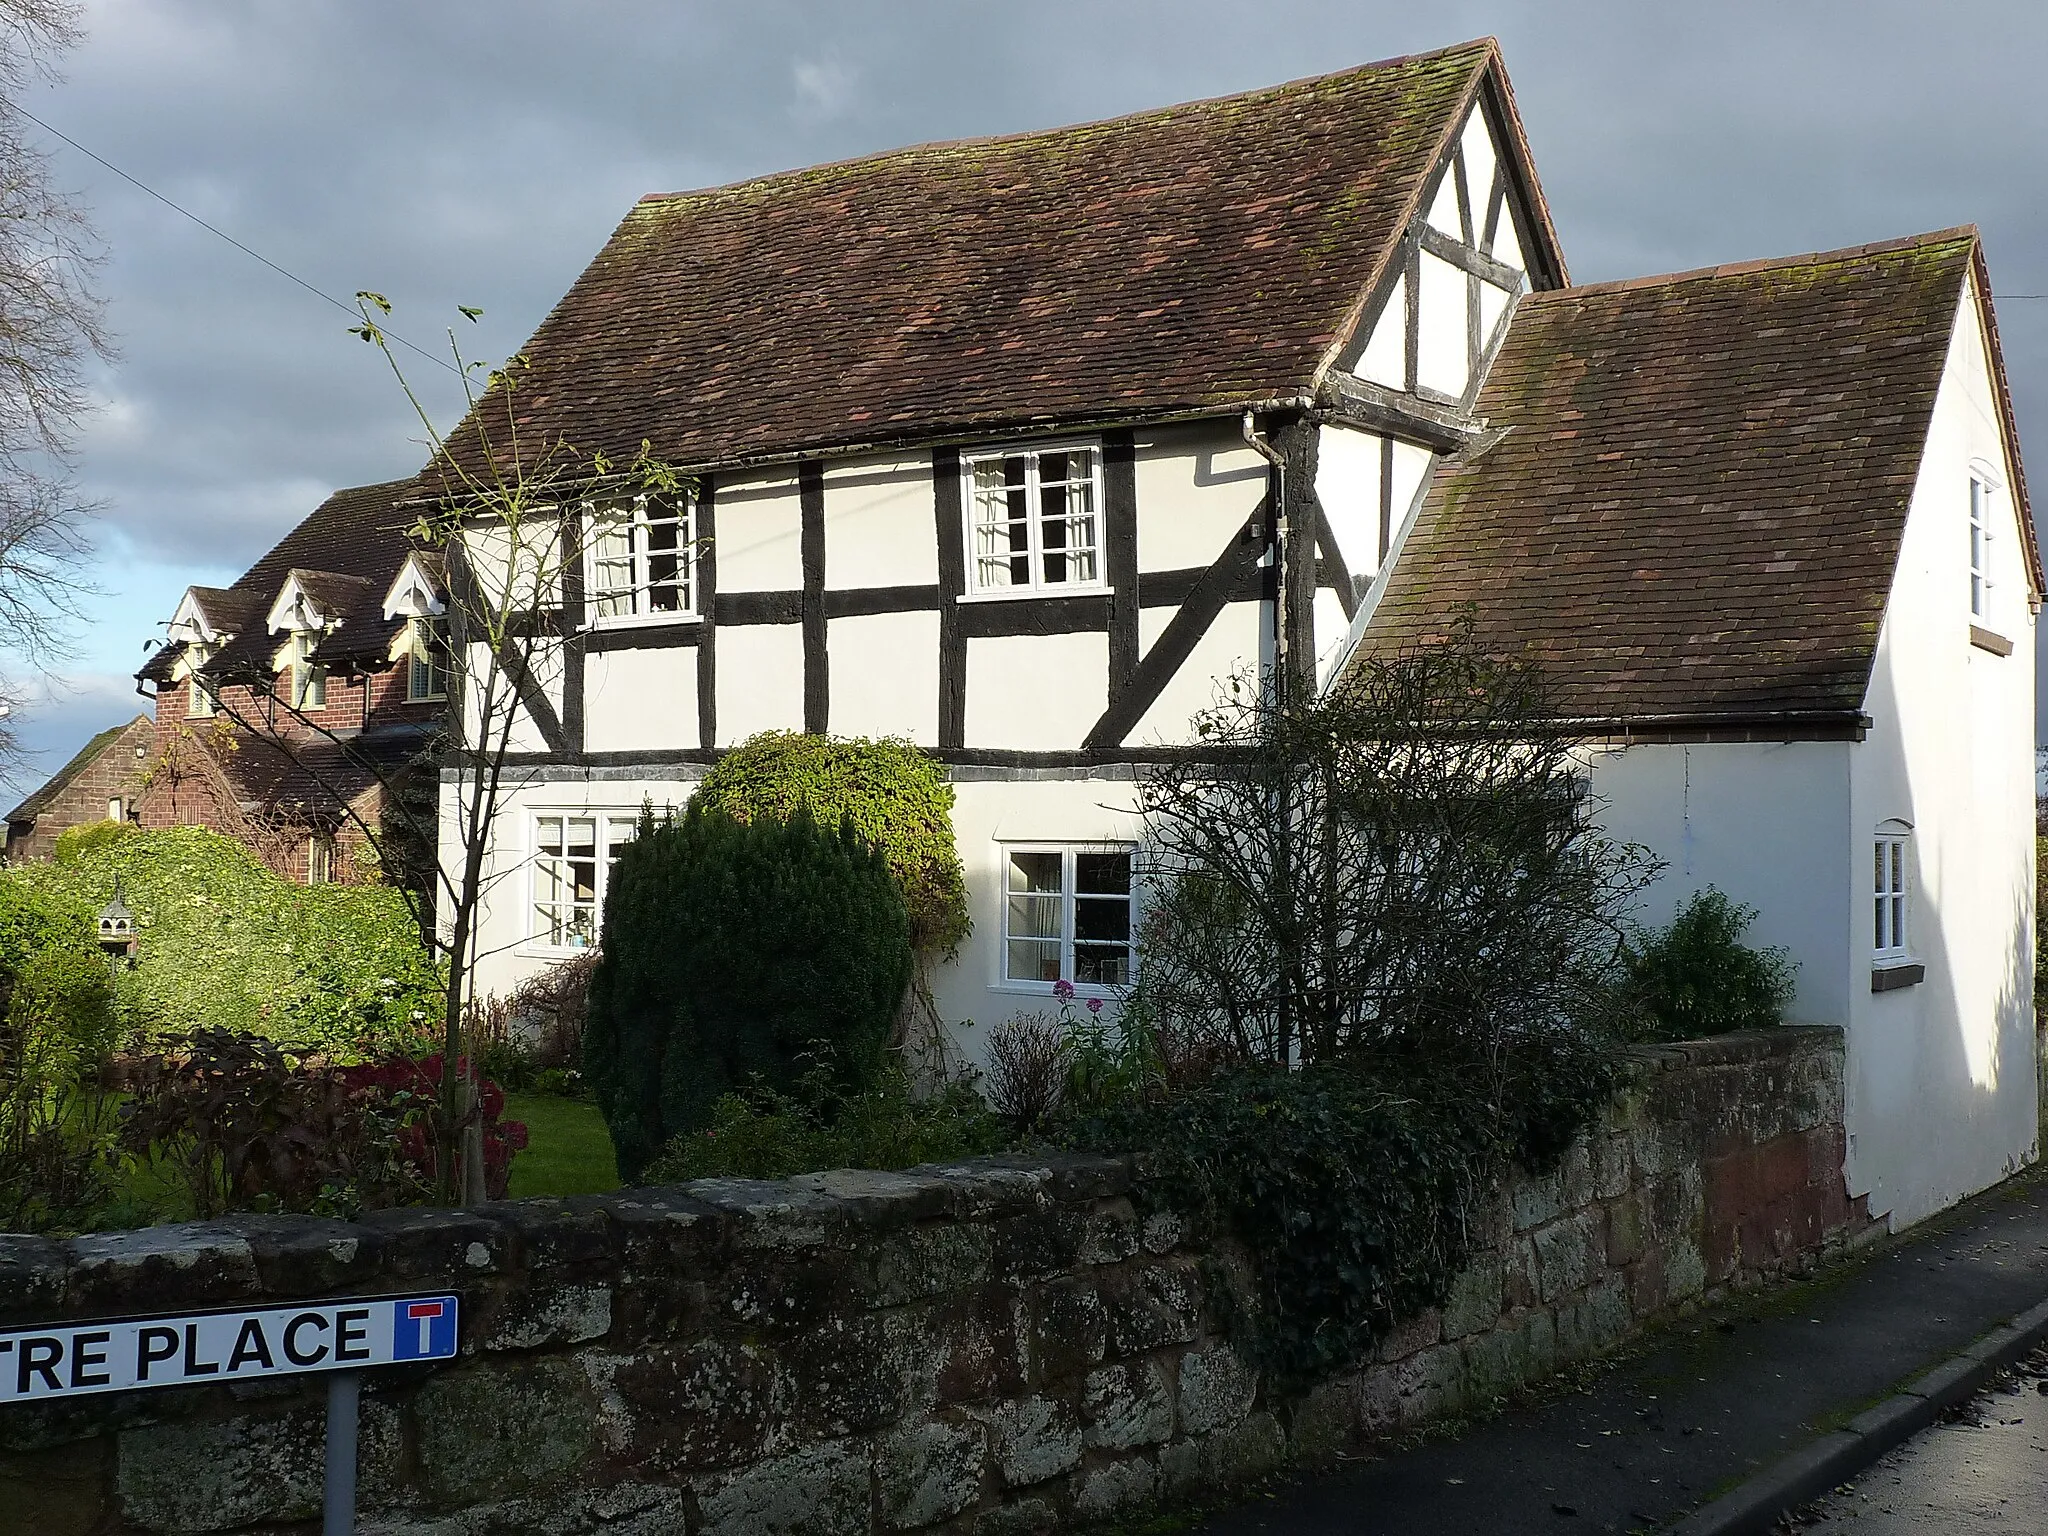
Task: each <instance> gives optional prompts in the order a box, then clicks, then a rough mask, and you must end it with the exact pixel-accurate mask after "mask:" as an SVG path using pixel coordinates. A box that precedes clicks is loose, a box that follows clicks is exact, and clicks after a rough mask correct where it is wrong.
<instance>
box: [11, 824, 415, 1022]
mask: <svg viewBox="0 0 2048 1536" xmlns="http://www.w3.org/2000/svg"><path fill="white" fill-rule="evenodd" d="M63 852H64V855H65V856H64V857H61V858H60V859H59V860H58V861H56V862H54V863H39V864H23V865H18V866H15V867H13V868H10V869H6V870H0V966H4V965H5V964H6V944H7V942H9V940H8V938H7V934H8V933H9V932H10V931H11V930H10V929H9V926H8V925H9V924H10V923H12V924H14V925H15V927H14V930H12V931H17V932H18V931H19V930H21V929H22V926H23V925H28V926H32V927H34V928H36V929H37V930H38V931H39V935H40V936H39V937H38V938H37V939H36V940H35V943H36V944H38V945H57V946H60V947H72V948H76V947H77V946H79V945H84V946H86V947H87V948H88V949H92V948H93V942H94V941H93V934H94V922H95V919H96V918H97V916H98V913H99V910H100V908H101V907H102V906H104V905H105V904H106V902H107V900H108V899H109V898H110V897H111V896H112V895H113V894H114V883H115V878H116V876H118V877H119V879H120V883H121V889H122V895H123V899H124V900H125V901H126V902H127V904H128V906H129V908H130V909H131V910H132V911H133V912H134V913H135V918H136V929H137V934H138V937H139V939H140V957H139V963H138V964H137V965H135V966H134V967H133V968H132V969H127V968H124V969H122V970H120V971H119V972H118V973H117V974H116V976H115V982H114V995H115V1005H116V1009H117V1011H118V1013H119V1014H120V1016H121V1020H122V1023H123V1025H124V1026H125V1027H126V1028H129V1029H132V1030H135V1031H139V1032H142V1033H144V1034H149V1033H156V1032H160V1031H164V1030H180V1031H183V1030H189V1029H196V1028H219V1029H236V1030H253V1031H255V1032H257V1033H259V1034H263V1035H267V1036H270V1037H272V1038H275V1039H280V1040H288V1041H292V1042H294V1043H300V1044H305V1045H309V1046H316V1047H319V1048H321V1049H323V1050H325V1051H326V1052H328V1053H329V1054H331V1055H333V1056H335V1057H337V1058H338V1059H342V1060H355V1059H360V1058H363V1057H366V1056H371V1055H376V1054H379V1053H381V1052H383V1051H385V1050H387V1049H390V1048H394V1047H400V1048H403V1047H410V1046H411V1045H413V1044H414V1043H415V1041H416V1039H417V1037H418V1036H419V1034H420V1032H421V1031H420V1026H421V1024H422V1023H423V1022H430V1021H432V1020H434V1019H437V1018H439V1016H440V1012H441V1005H440V994H441V974H440V972H439V970H438V969H437V967H436V966H435V965H434V963H433V961H432V959H431V958H430V957H429V956H428V955H427V953H426V951H425V950H424V949H423V948H422V947H421V944H420V941H419V930H418V927H417V925H416V924H415V923H414V921H413V918H412V915H411V913H410V912H409V911H408V909H407V907H406V904H405V902H404V900H403V899H402V898H401V897H400V895H399V894H398V892H397V891H395V890H393V889H391V888H390V887H388V886H381V885H325V886H311V887H308V886H302V885H295V884H293V883H292V882H291V881H288V880H286V879H284V878H283V877H282V876H280V875H277V874H276V873H274V872H273V871H271V870H270V869H269V868H268V867H266V866H265V865H263V864H262V863H260V862H259V861H258V860H257V858H256V856H255V855H254V854H252V853H251V852H250V851H249V850H248V849H247V848H245V847H243V846H242V844H240V843H238V842H235V841H234V840H233V839H231V838H227V837H223V836H221V835H220V834H219V833H217V832H211V831H208V830H206V829H205V828H202V827H177V828H172V829H168V830H165V831H151V832H134V833H131V834H129V835H127V836H122V837H116V838H112V839H108V838H105V837H100V838H92V839H79V840H74V842H73V843H72V844H71V845H70V846H67V847H66V848H65V849H64V850H63ZM17 941H18V942H26V941H25V940H20V939H17Z"/></svg>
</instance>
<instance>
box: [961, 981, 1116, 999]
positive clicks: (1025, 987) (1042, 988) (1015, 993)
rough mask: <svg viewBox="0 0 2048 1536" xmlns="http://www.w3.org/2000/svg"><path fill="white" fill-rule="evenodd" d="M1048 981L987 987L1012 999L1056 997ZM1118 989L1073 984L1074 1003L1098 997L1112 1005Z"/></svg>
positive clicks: (1078, 983) (1009, 982)
mask: <svg viewBox="0 0 2048 1536" xmlns="http://www.w3.org/2000/svg"><path fill="white" fill-rule="evenodd" d="M1053 986H1054V983H1052V982H1050V981H998V982H996V983H994V984H993V985H991V986H990V987H989V991H991V992H1002V993H1005V994H1007V995H1009V996H1012V997H1057V996H1058V994H1057V993H1056V992H1054V991H1053ZM1120 991H1122V988H1120V987H1104V986H1099V985H1096V984H1094V983H1092V982H1082V981H1077V982H1075V983H1074V1001H1075V1002H1078V1003H1086V1002H1087V1001H1088V1000H1089V999H1090V998H1096V997H1099V998H1101V999H1102V1001H1104V1002H1105V1003H1113V1002H1115V1001H1116V999H1117V994H1118V993H1119V992H1120Z"/></svg>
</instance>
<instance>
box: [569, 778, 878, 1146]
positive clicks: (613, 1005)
mask: <svg viewBox="0 0 2048 1536" xmlns="http://www.w3.org/2000/svg"><path fill="white" fill-rule="evenodd" d="M601 950H602V957H601V958H600V959H599V961H598V965H597V970H596V972H595V974H593V976H592V977H591V982H590V1022H589V1025H588V1027H587V1030H586V1033H585V1035H584V1042H583V1052H584V1074H585V1077H586V1079H587V1080H588V1082H589V1083H590V1086H591V1089H592V1090H593V1092H594V1093H595V1094H596V1097H597V1102H598V1106H599V1108H600V1109H601V1110H602V1111H603V1112H604V1117H605V1123H606V1125H607V1126H609V1127H610V1130H611V1136H612V1145H613V1147H614V1149H615V1150H616V1151H617V1153H618V1161H619V1173H620V1175H621V1177H622V1178H624V1179H625V1181H626V1182H627V1183H632V1182H633V1181H635V1180H636V1179H638V1178H639V1176H640V1174H641V1171H642V1170H643V1169H644V1168H645V1167H646V1166H647V1164H648V1162H649V1161H650V1160H652V1159H653V1158H654V1157H655V1156H656V1155H657V1154H658V1153H659V1152H660V1151H661V1149H662V1147H663V1146H664V1145H665V1144H666V1143H667V1142H668V1140H669V1139H670V1138H671V1137H673V1136H676V1135H678V1134H680V1133H682V1132H686V1131H691V1130H696V1129H698V1128H699V1127H702V1126H704V1125H707V1124H709V1123H710V1120H711V1116H712V1107H713V1105H715V1104H716V1103H717V1102H718V1100H719V1099H720V1098H721V1097H722V1096H723V1095H725V1094H728V1093H731V1092H734V1091H736V1090H740V1089H745V1088H749V1087H755V1086H760V1087H767V1088H771V1089H776V1090H787V1089H788V1088H790V1087H792V1086H793V1085H794V1084H795V1083H796V1082H797V1081H798V1080H799V1078H801V1077H802V1076H803V1074H804V1073H805V1072H806V1071H808V1070H814V1069H815V1068H816V1067H817V1066H818V1065H820V1064H822V1065H824V1066H826V1067H828V1068H829V1070H830V1072H831V1074H832V1077H833V1079H834V1080H835V1081H836V1082H838V1083H839V1084H840V1085H841V1086H842V1087H843V1089H844V1090H846V1091H849V1092H858V1091H860V1090H862V1089H865V1088H867V1087H869V1086H871V1085H872V1084H873V1083H874V1082H875V1081H876V1080H877V1079H878V1077H879V1076H880V1073H881V1071H882V1067H883V1064H884V1059H885V1053H886V1050H887V1046H888V1040H889V1031H890V1027H891V1024H892V1023H893V1021H894V1019H895V1016H896V1010H897V1007H898V1005H899V1003H900V1002H901V1000H902V997H903V991H904V988H905V987H906V986H908V985H909V982H910V974H911V948H910V919H909V915H908V913H907V912H906V910H905V907H904V902H903V895H902V892H901V891H900V890H899V889H898V888H897V884H896V881H895V879H894V877H893V876H892V875H891V874H890V872H889V867H888V865H887V863H886V862H885V861H884V859H883V857H882V855H881V854H880V853H879V852H877V851H876V849H875V848H874V847H873V846H872V845H871V844H869V843H867V842H866V841H864V840H863V839H862V838H861V836H860V834H859V833H858V832H857V831H856V830H855V828H854V827H853V826H852V825H851V823H850V822H849V823H842V825H841V826H840V828H839V830H837V831H829V830H827V829H825V828H823V827H820V826H819V825H818V824H817V823H815V822H813V821H812V820H811V819H810V818H809V817H808V816H806V815H804V814H802V813H798V814H797V815H795V816H793V817H791V818H790V819H789V820H787V821H782V820H776V819H773V818H769V817H763V816H756V817H755V818H754V819H753V820H751V821H746V822H741V821H736V820H734V819H733V818H732V817H730V816H727V815H725V814H723V813H722V812H718V811H709V810H706V809H704V808H703V807H701V806H693V807H692V808H691V809H690V810H689V812H688V813H687V814H685V815H684V816H683V818H682V819H681V820H673V819H672V820H665V821H657V820H655V819H654V817H653V815H652V814H651V813H650V814H648V815H645V816H643V817H642V819H641V823H640V833H639V836H638V837H636V838H635V839H634V840H633V841H632V842H631V843H630V844H628V845H627V846H626V848H625V849H624V850H623V851H622V852H621V854H620V856H619V861H618V864H617V865H616V866H615V868H614V869H613V872H612V879H611V890H610V894H609V897H608V899H607V901H606V903H605V919H604V935H603V943H602V945H601Z"/></svg>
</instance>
